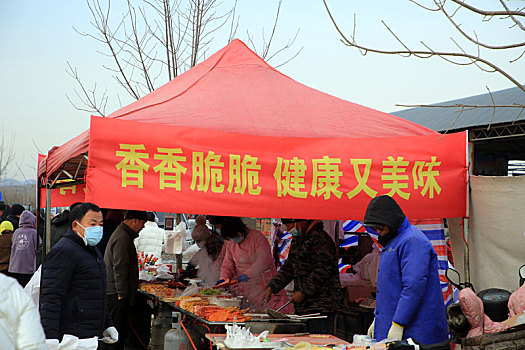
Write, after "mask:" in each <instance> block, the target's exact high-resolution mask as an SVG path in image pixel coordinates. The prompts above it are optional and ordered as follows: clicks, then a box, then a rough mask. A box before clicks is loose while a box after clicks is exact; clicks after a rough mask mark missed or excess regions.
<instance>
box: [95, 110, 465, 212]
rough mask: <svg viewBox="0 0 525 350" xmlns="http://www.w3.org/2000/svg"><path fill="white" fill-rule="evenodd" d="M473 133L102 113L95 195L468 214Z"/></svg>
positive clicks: (218, 206) (213, 208) (112, 202)
mask: <svg viewBox="0 0 525 350" xmlns="http://www.w3.org/2000/svg"><path fill="white" fill-rule="evenodd" d="M298 127H308V126H307V125H302V126H301V125H298ZM466 140H467V138H466V133H465V132H462V133H456V134H451V135H444V136H443V135H440V134H436V135H427V136H410V137H396V138H355V139H349V138H330V139H315V138H280V137H265V136H250V135H242V134H234V133H226V132H219V131H213V130H203V129H194V128H187V127H178V126H165V125H157V124H149V123H140V122H133V121H124V120H117V119H108V118H100V117H92V119H91V129H90V143H89V164H88V171H87V193H86V200H88V201H91V202H93V203H95V204H97V205H99V206H102V207H106V208H115V209H137V210H140V209H141V210H157V211H165V212H178V213H193V214H197V213H198V214H215V215H236V216H249V217H296V218H299V217H300V218H319V219H341V218H349V217H351V218H357V219H359V218H363V216H364V212H365V210H366V207H367V205H368V203H369V202H370V199H371V198H373V197H375V196H378V195H381V194H388V195H390V196H392V197H393V198H394V199H395V200H396V201H397V202H398V203H399V205H400V206H401V207H402V208H403V210H404V211H405V213H406V214H407V216H408V217H409V218H412V219H416V218H435V217H460V216H464V215H465V212H466V191H467V165H466V154H467V153H466V152H467V151H466V146H467V141H466Z"/></svg>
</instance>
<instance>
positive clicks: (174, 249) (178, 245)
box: [166, 222, 186, 254]
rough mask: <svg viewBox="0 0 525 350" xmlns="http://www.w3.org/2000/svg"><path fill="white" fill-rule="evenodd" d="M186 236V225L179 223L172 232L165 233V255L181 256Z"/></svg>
mask: <svg viewBox="0 0 525 350" xmlns="http://www.w3.org/2000/svg"><path fill="white" fill-rule="evenodd" d="M185 236H186V224H185V223H184V222H181V223H180V224H178V225H177V226H176V227H175V228H174V229H173V231H167V232H166V253H167V254H182V251H183V249H184V240H185V239H184V237H185Z"/></svg>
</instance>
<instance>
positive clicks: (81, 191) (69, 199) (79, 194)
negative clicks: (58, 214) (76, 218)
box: [40, 184, 86, 208]
mask: <svg viewBox="0 0 525 350" xmlns="http://www.w3.org/2000/svg"><path fill="white" fill-rule="evenodd" d="M85 195H86V185H85V184H81V185H71V186H65V187H60V188H54V189H52V190H51V207H69V206H71V204H73V203H75V202H84V198H85ZM40 207H41V208H45V207H46V189H45V188H41V189H40Z"/></svg>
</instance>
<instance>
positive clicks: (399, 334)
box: [387, 322, 405, 340]
mask: <svg viewBox="0 0 525 350" xmlns="http://www.w3.org/2000/svg"><path fill="white" fill-rule="evenodd" d="M404 328H405V327H403V326H401V325H399V324H397V323H395V322H392V327H390V330H389V331H388V337H387V338H388V339H389V340H401V339H403V329H404Z"/></svg>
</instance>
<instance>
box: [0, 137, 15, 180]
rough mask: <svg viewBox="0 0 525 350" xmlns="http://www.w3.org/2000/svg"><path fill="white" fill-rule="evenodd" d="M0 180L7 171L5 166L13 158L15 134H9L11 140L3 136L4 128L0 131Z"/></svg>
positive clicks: (8, 164)
mask: <svg viewBox="0 0 525 350" xmlns="http://www.w3.org/2000/svg"><path fill="white" fill-rule="evenodd" d="M0 133H1V134H0V137H1V139H0V180H2V178H3V177H4V176H5V174H6V173H7V168H8V167H9V166H10V165H11V163H12V162H13V160H14V159H15V143H14V142H15V134H14V133H12V134H11V140H8V139H7V138H6V136H5V132H4V129H2V131H0Z"/></svg>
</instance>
